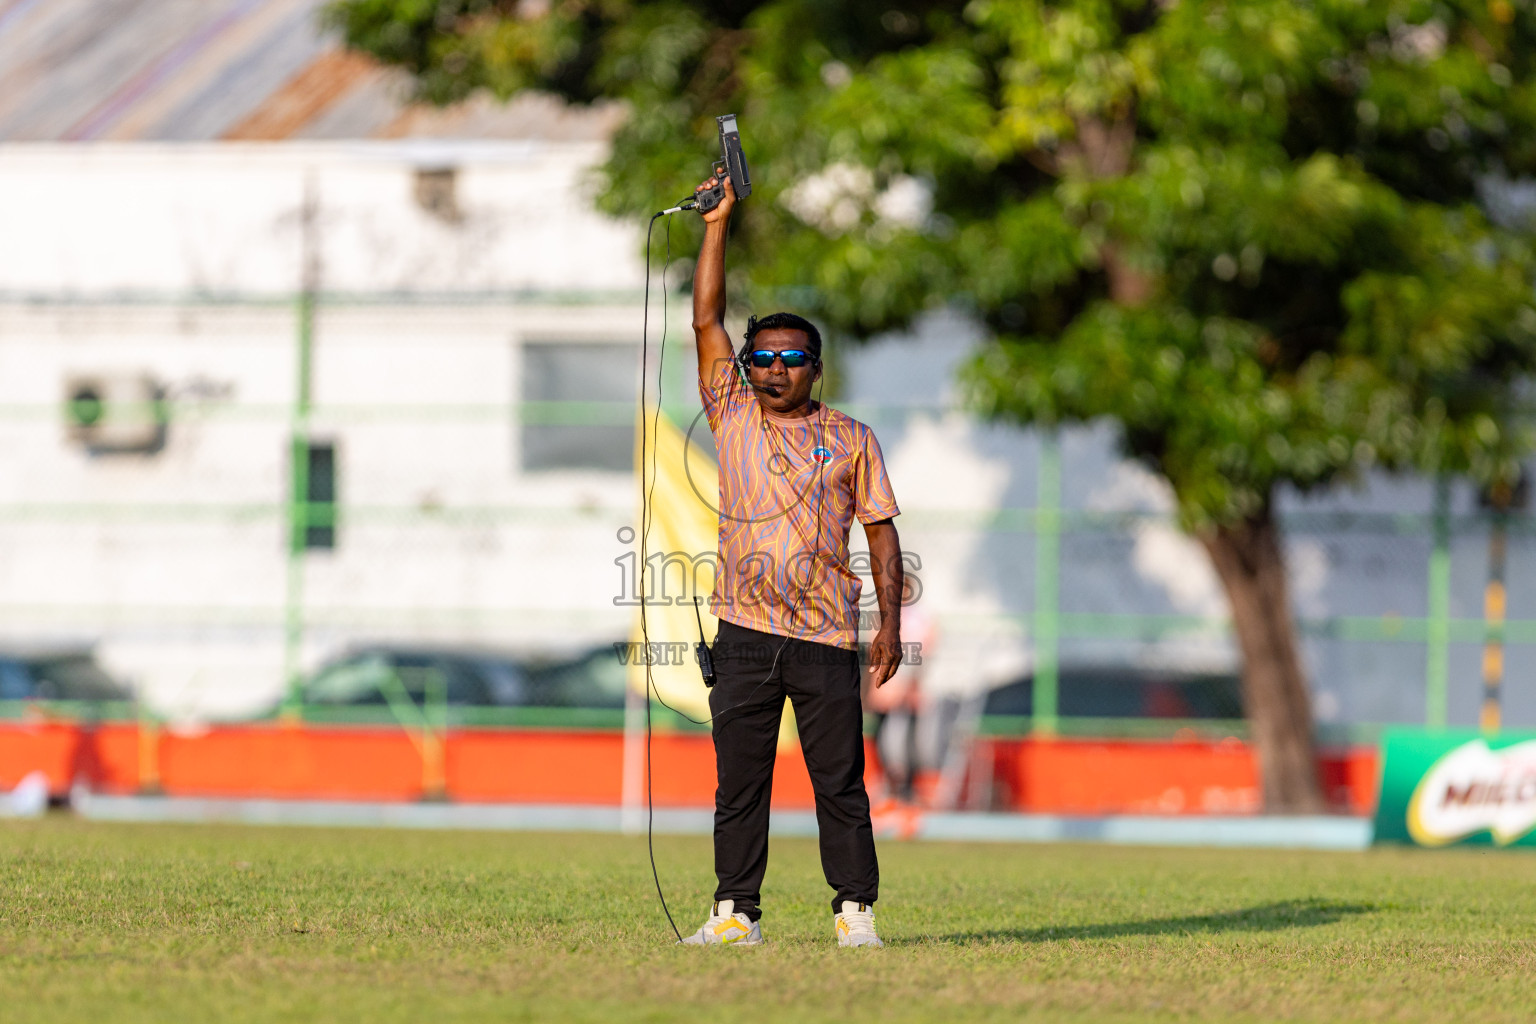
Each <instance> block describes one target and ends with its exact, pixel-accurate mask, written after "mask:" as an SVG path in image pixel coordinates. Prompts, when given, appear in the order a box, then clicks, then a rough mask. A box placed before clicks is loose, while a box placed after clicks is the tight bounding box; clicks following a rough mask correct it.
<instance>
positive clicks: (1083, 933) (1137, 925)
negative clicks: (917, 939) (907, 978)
mask: <svg viewBox="0 0 1536 1024" xmlns="http://www.w3.org/2000/svg"><path fill="white" fill-rule="evenodd" d="M1375 911H1376V907H1374V906H1372V905H1371V904H1369V903H1340V902H1338V901H1336V900H1321V899H1312V900H1281V901H1279V902H1277V903H1261V904H1259V905H1258V906H1255V907H1244V908H1242V909H1241V910H1226V911H1222V912H1220V913H1215V914H1191V915H1189V916H1187V917H1156V918H1150V919H1148V920H1144V921H1114V922H1110V923H1106V924H1081V925H1055V926H1052V927H1046V928H997V929H993V930H991V931H980V932H954V933H951V934H949V935H943V936H939V937H938V938H939V941H941V942H953V943H967V942H1061V941H1063V940H1066V939H1117V938H1123V937H1126V936H1131V935H1216V934H1219V933H1222V932H1278V931H1284V930H1285V929H1287V928H1316V927H1317V926H1319V925H1325V924H1333V923H1334V922H1336V921H1341V920H1343V919H1344V918H1346V917H1351V916H1354V915H1356V914H1370V913H1374V912H1375Z"/></svg>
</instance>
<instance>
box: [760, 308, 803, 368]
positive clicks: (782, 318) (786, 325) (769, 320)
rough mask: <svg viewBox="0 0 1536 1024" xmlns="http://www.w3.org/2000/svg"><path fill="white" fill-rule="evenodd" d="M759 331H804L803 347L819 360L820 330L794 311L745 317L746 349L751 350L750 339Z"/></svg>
mask: <svg viewBox="0 0 1536 1024" xmlns="http://www.w3.org/2000/svg"><path fill="white" fill-rule="evenodd" d="M761 331H804V332H805V347H806V349H807V350H808V351H809V352H810V353H811V358H812V359H814V360H816V361H817V362H818V363H819V362H821V332H820V331H818V330H817V329H816V325H815V324H813V323H811V322H810V321H809V320H807V319H806V318H805V317H803V316H796V315H795V314H794V313H769V314H768V315H767V316H762V317H758V316H752V317H748V318H747V351H749V352H750V351H751V350H752V339H753V338H756V337H757V336H758V334H759V332H761Z"/></svg>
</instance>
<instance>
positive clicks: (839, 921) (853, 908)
mask: <svg viewBox="0 0 1536 1024" xmlns="http://www.w3.org/2000/svg"><path fill="white" fill-rule="evenodd" d="M832 926H833V928H834V929H836V931H837V944H838V945H839V946H874V947H876V948H877V949H878V948H879V947H881V946H884V945H885V943H883V942H881V941H880V936H878V935H876V934H875V912H874V910H873V909H872V908H871V907H870V905H869V904H868V903H854V902H853V901H852V900H843V912H842V913H841V914H838V915H837V916H836V917H834V918H833V919H832Z"/></svg>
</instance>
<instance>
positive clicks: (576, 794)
mask: <svg viewBox="0 0 1536 1024" xmlns="http://www.w3.org/2000/svg"><path fill="white" fill-rule="evenodd" d="M869 763H870V766H871V767H870V773H869V781H870V782H871V783H872V784H876V783H878V769H877V768H876V767H875V760H874V758H873V757H870V758H869ZM651 764H652V769H653V772H654V777H653V779H652V792H653V794H654V797H655V801H656V803H657V805H658V806H671V807H701V806H709V805H711V804H712V803H713V802H714V789H715V764H714V750H713V748H712V747H711V744H710V739H709V737H708V736H704V735H700V734H696V733H664V734H658V735H656V736H655V737H654V738H653V740H652V746H651ZM623 766H624V737H623V735H622V734H621V733H618V732H612V731H602V730H554V729H549V730H539V729H457V730H453V731H451V732H449V733H447V734H444V735H441V736H437V735H431V734H425V735H424V734H422V733H418V732H407V731H404V730H401V729H391V728H381V727H348V726H327V727H315V726H289V725H279V724H260V725H230V726H217V727H211V728H207V729H199V730H196V731H190V732H188V731H175V730H161V729H157V728H154V727H153V726H145V727H143V728H142V729H141V727H140V726H139V725H138V724H136V723H131V722H129V723H111V724H102V725H89V724H78V723H71V722H57V721H47V720H38V721H23V722H8V723H0V787H4V788H9V787H12V786H15V785H16V783H17V782H19V781H20V780H21V779H22V778H23V777H24V776H25V775H27V774H28V773H29V772H32V771H42V772H43V773H44V774H45V775H46V776H47V777H48V781H49V787H50V789H51V790H52V791H53V792H54V793H56V794H63V793H65V792H67V791H68V790H69V788H70V786H71V785H72V784H73V783H75V782H77V781H78V782H81V783H84V784H86V785H89V786H90V787H92V788H93V789H96V790H98V791H103V792H113V793H134V792H162V793H166V794H169V795H177V796H221V797H285V798H307V799H342V800H370V801H409V800H421V799H448V800H455V801H463V802H467V803H574V804H598V805H614V804H618V803H619V802H620V801H621V799H622V785H623ZM1318 772H1319V778H1320V779H1321V780H1322V782H1323V786H1324V791H1325V793H1326V794H1327V796H1328V798H1329V802H1330V803H1331V804H1332V805H1333V806H1334V807H1335V809H1337V810H1339V811H1345V812H1349V813H1354V814H1368V813H1370V811H1371V809H1372V807H1373V805H1374V801H1375V790H1376V751H1375V749H1374V748H1370V747H1352V748H1348V749H1341V750H1332V751H1325V752H1324V753H1323V755H1322V756H1321V757H1320V758H1319V763H1318ZM921 788H925V789H930V790H931V788H932V786H931V780H930V785H929V786H927V787H921ZM961 803H962V805H963V806H968V807H977V808H988V809H992V810H1008V811H1021V812H1033V813H1043V814H1084V815H1100V814H1243V813H1251V812H1254V811H1256V810H1257V809H1258V806H1259V788H1258V771H1257V767H1256V765H1255V761H1254V755H1253V751H1252V748H1250V747H1249V746H1248V745H1247V744H1245V743H1242V742H1240V741H1237V740H1230V739H1229V740H1222V741H1215V742H1211V741H1202V740H1094V739H1077V738H1071V739H1067V738H1041V737H1017V738H987V739H980V740H977V741H976V743H975V745H974V747H973V749H972V752H971V757H970V763H969V766H968V769H967V772H966V778H965V780H964V784H963V786H962V787H961ZM773 804H774V806H775V807H779V808H783V809H807V808H811V807H814V806H815V803H814V797H813V794H812V791H811V783H810V778H809V776H808V775H807V773H806V770H805V761H804V758H802V757H801V756H800V751H799V749H798V748H792V749H790V750H787V751H783V752H781V753H780V755H779V761H778V767H777V771H776V773H775V778H774V786H773Z"/></svg>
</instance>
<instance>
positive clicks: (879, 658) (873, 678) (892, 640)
mask: <svg viewBox="0 0 1536 1024" xmlns="http://www.w3.org/2000/svg"><path fill="white" fill-rule="evenodd" d="M900 667H901V634H900V633H899V632H897V631H896V630H894V629H881V630H880V631H879V632H878V633H876V634H875V638H874V640H872V641H870V644H869V666H868V669H867V670H868V672H869V679H870V682H871V683H873V684H874V685H875V686H876V687H881V686H884V685H885V684H886V682H888V681H889V680H890V678H891V676H893V675H895V674H896V670H897V669H898V668H900Z"/></svg>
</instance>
